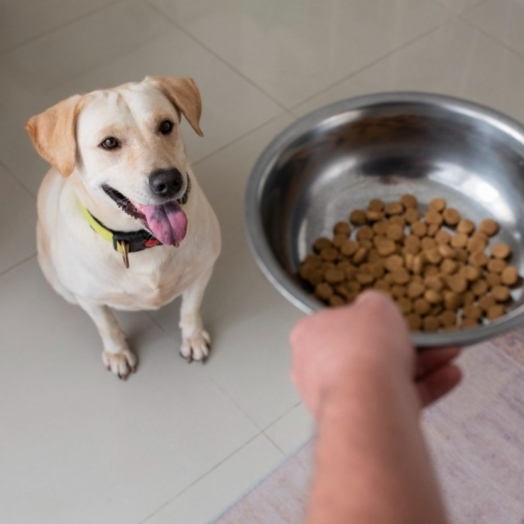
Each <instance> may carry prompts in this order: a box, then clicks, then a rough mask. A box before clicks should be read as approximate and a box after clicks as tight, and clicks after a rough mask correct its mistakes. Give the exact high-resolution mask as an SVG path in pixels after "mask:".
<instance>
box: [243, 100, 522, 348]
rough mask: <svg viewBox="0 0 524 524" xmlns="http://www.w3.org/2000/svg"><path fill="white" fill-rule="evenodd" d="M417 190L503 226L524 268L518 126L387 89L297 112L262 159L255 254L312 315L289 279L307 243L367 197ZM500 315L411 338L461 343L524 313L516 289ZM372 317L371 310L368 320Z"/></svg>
mask: <svg viewBox="0 0 524 524" xmlns="http://www.w3.org/2000/svg"><path fill="white" fill-rule="evenodd" d="M404 193H413V194H415V195H416V196H417V198H418V199H419V202H420V203H421V204H422V205H421V209H424V206H425V205H426V204H427V203H428V202H429V201H430V200H431V199H432V198H435V197H437V196H439V197H444V198H445V199H446V200H447V202H448V205H449V206H452V207H455V208H457V209H459V210H460V211H461V213H462V215H463V216H464V217H466V218H469V219H471V220H473V221H475V222H478V221H480V220H481V219H483V218H486V217H492V218H494V219H495V220H497V221H498V222H499V223H500V224H501V226H502V227H501V232H500V233H499V234H498V235H497V237H496V238H497V240H500V241H504V242H507V243H508V244H509V245H510V246H511V248H512V250H513V259H512V264H514V265H516V266H517V267H518V268H519V272H520V274H521V275H523V274H524V267H523V264H524V259H523V247H522V238H523V235H524V127H523V126H522V125H521V124H519V123H518V122H515V121H514V120H511V119H510V118H508V117H506V116H504V115H502V114H500V113H498V112H496V111H493V110H491V109H488V108H485V107H482V106H479V105H477V104H473V103H470V102H466V101H463V100H458V99H454V98H449V97H444V96H437V95H430V94H416V93H388V94H377V95H371V96H364V97H359V98H354V99H349V100H344V101H341V102H338V103H335V104H333V105H330V106H328V107H325V108H323V109H320V110H318V111H315V112H314V113H311V114H310V115H307V116H305V117H304V118H301V119H300V120H298V121H296V122H295V123H294V124H292V125H291V126H290V127H289V128H287V129H286V130H285V131H284V132H283V133H281V134H280V135H279V136H277V137H276V138H275V139H274V140H273V142H272V143H271V144H270V145H269V146H268V147H267V149H266V150H265V151H264V152H263V153H262V155H261V156H260V158H259V159H258V161H257V163H256V164H255V167H254V168H253V171H252V173H251V177H250V180H249V183H248V187H247V192H246V199H245V218H246V224H247V234H248V239H249V242H250V245H251V248H252V251H253V254H254V256H255V258H256V260H257V262H258V264H259V266H260V268H261V269H262V271H263V272H264V274H265V275H266V277H267V278H268V279H269V280H270V282H271V283H272V284H273V285H274V286H275V287H276V288H277V289H278V290H279V291H280V292H281V293H282V294H283V295H284V296H285V297H286V298H287V299H289V300H290V301H291V302H292V303H293V304H295V305H296V306H297V307H299V308H300V309H302V310H303V311H305V312H306V313H310V312H312V311H314V310H318V309H320V308H322V307H324V306H323V305H322V304H321V303H320V302H318V301H317V300H316V299H314V298H313V297H312V296H311V294H310V291H308V290H307V289H306V288H305V287H304V285H303V284H302V283H301V282H300V280H299V279H298V278H297V276H296V273H297V271H298V268H299V261H300V260H302V259H303V258H304V257H305V256H306V254H307V253H309V252H310V249H311V245H312V243H313V241H314V240H315V239H316V238H318V237H320V236H330V235H331V230H332V226H333V224H334V223H335V222H337V221H339V220H347V217H348V213H349V211H350V210H353V209H355V208H359V207H362V206H364V205H367V202H368V201H369V200H370V199H371V198H380V199H383V200H385V201H391V200H394V199H396V198H398V197H400V196H401V195H402V194H404ZM513 299H514V304H513V306H512V307H511V310H510V311H509V312H508V314H507V315H505V316H504V317H502V318H500V319H499V320H497V321H494V322H491V323H489V324H485V325H481V326H479V327H475V328H470V329H465V330H460V331H455V332H439V333H423V332H416V333H413V341H414V343H415V344H416V345H417V346H419V347H428V346H447V345H450V344H460V345H467V344H472V343H474V342H477V341H480V340H482V339H485V338H488V337H492V336H494V335H497V334H499V333H501V332H503V331H505V330H507V329H509V328H512V327H514V326H517V325H518V324H520V323H521V322H522V320H523V318H524V297H523V293H522V288H521V287H519V288H517V289H515V290H514V291H513ZM370 322H373V319H370Z"/></svg>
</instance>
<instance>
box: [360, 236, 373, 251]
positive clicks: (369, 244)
mask: <svg viewBox="0 0 524 524" xmlns="http://www.w3.org/2000/svg"><path fill="white" fill-rule="evenodd" d="M358 244H359V246H360V247H363V248H364V249H365V250H366V251H370V250H371V249H373V242H372V241H371V240H368V239H367V238H365V239H364V240H360V241H359V243H358Z"/></svg>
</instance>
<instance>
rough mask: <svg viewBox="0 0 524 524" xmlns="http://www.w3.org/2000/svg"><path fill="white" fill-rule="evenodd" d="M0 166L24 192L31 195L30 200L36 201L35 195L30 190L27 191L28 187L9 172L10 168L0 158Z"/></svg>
mask: <svg viewBox="0 0 524 524" xmlns="http://www.w3.org/2000/svg"><path fill="white" fill-rule="evenodd" d="M0 168H1V169H3V170H4V171H5V172H6V173H7V175H8V176H9V177H10V178H12V179H13V180H14V182H15V183H16V184H17V185H18V186H19V187H20V188H21V189H22V190H23V191H24V193H27V194H28V195H29V196H30V197H31V199H32V200H34V201H36V196H35V195H33V193H31V191H29V188H28V187H26V185H25V184H24V183H23V182H22V181H21V180H19V179H18V177H17V176H15V175H14V174H13V173H11V170H10V169H9V168H8V167H7V165H6V164H4V163H3V162H2V161H1V160H0Z"/></svg>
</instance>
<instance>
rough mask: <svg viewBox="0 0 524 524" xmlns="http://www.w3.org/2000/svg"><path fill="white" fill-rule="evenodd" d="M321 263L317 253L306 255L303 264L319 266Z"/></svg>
mask: <svg viewBox="0 0 524 524" xmlns="http://www.w3.org/2000/svg"><path fill="white" fill-rule="evenodd" d="M321 263H322V259H321V258H320V257H319V256H318V255H308V256H307V257H306V258H305V260H304V262H303V264H311V265H313V266H319V265H320V264H321Z"/></svg>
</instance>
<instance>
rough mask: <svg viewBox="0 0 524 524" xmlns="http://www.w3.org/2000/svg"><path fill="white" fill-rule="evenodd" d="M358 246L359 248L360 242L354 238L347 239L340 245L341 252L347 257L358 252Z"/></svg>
mask: <svg viewBox="0 0 524 524" xmlns="http://www.w3.org/2000/svg"><path fill="white" fill-rule="evenodd" d="M358 248H359V245H358V242H355V241H354V240H351V239H347V240H346V241H345V242H343V243H342V245H341V246H340V252H341V253H342V254H343V255H344V256H345V257H352V256H353V255H354V254H355V253H356V252H357V250H358Z"/></svg>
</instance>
